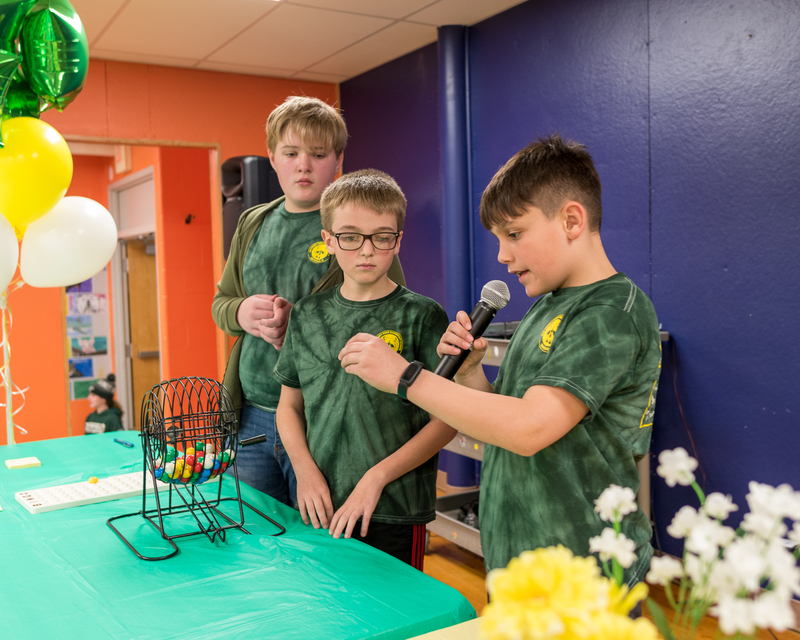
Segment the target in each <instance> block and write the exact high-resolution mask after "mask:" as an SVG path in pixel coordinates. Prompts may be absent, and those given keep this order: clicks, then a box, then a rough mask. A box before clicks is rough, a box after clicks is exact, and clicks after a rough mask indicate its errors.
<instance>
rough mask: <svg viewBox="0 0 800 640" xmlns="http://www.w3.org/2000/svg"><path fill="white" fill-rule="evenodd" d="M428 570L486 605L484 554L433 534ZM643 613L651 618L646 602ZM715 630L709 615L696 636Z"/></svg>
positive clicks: (707, 637) (768, 636) (789, 635)
mask: <svg viewBox="0 0 800 640" xmlns="http://www.w3.org/2000/svg"><path fill="white" fill-rule="evenodd" d="M425 573H426V574H427V575H429V576H431V577H432V578H436V579H437V580H439V581H440V582H444V583H445V584H447V585H450V586H451V587H453V588H454V589H456V590H457V591H459V592H460V593H461V595H463V596H464V597H465V598H466V599H467V600H469V601H470V603H471V604H472V606H473V607H474V608H475V611H477V612H478V615H480V613H481V611H482V610H483V608H484V607H485V606H486V584H485V581H486V571H485V569H484V567H483V558H481V557H480V556H477V555H475V554H474V553H471V552H470V551H466V550H464V549H462V548H461V547H459V546H458V545H456V544H454V543H452V542H450V541H449V540H446V539H444V538H442V537H441V536H437V535H436V534H430V539H429V542H428V553H427V555H426V556H425ZM650 596H651V597H652V598H653V599H654V600H655V601H656V602H657V603H658V604H659V605H660V606H661V607H662V609H663V610H665V611H669V604H668V603H667V599H666V595H665V594H664V590H663V588H661V587H653V586H651V587H650ZM644 615H645V617H647V618H649V619H651V620H652V616H651V615H650V612H649V611H647V606H646V605H645V607H644ZM716 631H717V621H716V620H715V619H714V618H711V617H706V618H704V619H703V620H702V621H701V622H700V626H699V628H698V630H697V634H696V635H695V640H713V639H714V638H717V636H716ZM755 637H756V638H757V639H758V640H776V639H777V640H800V633H798V632H796V631H782V632H770V631H761V632H759V634H758V635H756V636H755Z"/></svg>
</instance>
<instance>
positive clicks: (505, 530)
mask: <svg viewBox="0 0 800 640" xmlns="http://www.w3.org/2000/svg"><path fill="white" fill-rule="evenodd" d="M660 370H661V342H660V335H659V329H658V320H657V319H656V314H655V310H654V309H653V304H652V303H651V302H650V300H649V299H648V298H647V296H646V295H645V294H644V292H642V291H641V289H639V288H638V287H637V286H636V285H635V284H633V282H631V280H629V279H628V278H627V277H626V276H625V275H624V274H621V273H618V274H616V275H614V276H612V277H610V278H608V279H606V280H602V281H600V282H596V283H594V284H591V285H587V286H583V287H572V288H566V289H561V290H557V291H554V292H552V293H550V294H547V295H545V296H543V297H542V298H540V299H539V300H538V301H537V302H536V303H535V304H534V305H533V307H532V308H531V309H530V310H529V311H528V313H527V314H526V315H525V318H524V319H523V320H522V322H521V323H520V325H519V327H518V328H517V330H516V331H515V332H514V336H513V338H512V339H511V342H510V344H509V346H508V350H507V351H506V353H505V355H504V356H503V362H502V364H501V366H500V371H499V374H498V377H497V382H496V384H495V392H496V393H501V394H503V395H506V396H512V397H516V398H521V397H522V396H523V395H524V394H525V392H526V391H527V390H528V389H529V388H530V387H531V386H533V385H547V386H551V387H561V388H563V389H566V390H567V391H569V392H570V393H571V394H573V395H574V396H575V397H577V398H579V399H580V400H582V401H583V402H584V403H585V404H586V406H587V407H588V408H589V413H588V414H587V415H586V417H585V418H584V419H583V420H581V422H580V423H578V424H577V425H576V426H575V427H573V428H572V429H571V430H570V431H569V433H567V434H566V435H565V436H564V437H562V438H561V439H559V440H558V441H556V442H555V443H553V444H552V445H550V446H549V447H546V448H545V449H543V450H542V451H539V452H538V453H536V454H535V455H533V456H530V457H525V456H520V455H516V454H514V453H511V452H510V451H506V450H504V449H500V448H498V447H490V446H487V447H486V451H485V454H484V464H483V469H482V473H481V481H482V486H481V494H480V523H481V543H482V547H483V552H484V554H485V556H486V566H487V569H493V568H497V567H505V566H506V565H507V564H508V562H509V560H511V558H513V557H515V556H518V555H519V554H520V553H521V552H522V551H524V550H526V549H536V548H539V547H548V546H552V545H557V544H563V545H564V546H566V547H569V548H570V549H571V550H572V551H573V552H574V553H575V554H576V555H581V556H588V555H589V538H591V537H593V536H597V535H600V532H601V531H602V530H603V528H605V527H606V526H610V523H606V522H603V521H601V520H600V518H599V517H598V515H597V514H596V513H595V512H594V501H595V500H596V499H597V497H598V496H599V495H600V494H601V493H602V492H603V490H604V489H605V488H606V487H608V486H609V485H610V484H616V485H620V486H623V487H631V488H632V489H633V490H634V491H637V490H638V488H639V475H638V472H637V468H636V463H637V462H638V460H640V459H641V458H642V457H643V456H644V455H646V454H647V451H648V448H649V446H650V434H651V432H652V424H653V411H654V408H655V397H656V390H657V386H658V376H659V373H660ZM622 531H623V533H624V534H625V535H626V536H628V538H630V539H631V540H633V541H634V542H635V543H636V553H637V556H638V560H637V561H636V563H634V565H633V566H632V567H631V568H630V569H629V570H628V571H627V572H626V579H627V580H629V581H639V580H641V579H642V577H643V575H644V572H645V571H646V570H647V566H648V565H649V562H650V557H651V555H652V553H653V550H652V547H651V546H650V536H651V528H650V522H649V520H648V517H647V516H646V515H645V514H644V513H642V511H641V510H637V511H636V512H634V513H631V514H629V515H627V516H625V518H624V519H623V523H622Z"/></svg>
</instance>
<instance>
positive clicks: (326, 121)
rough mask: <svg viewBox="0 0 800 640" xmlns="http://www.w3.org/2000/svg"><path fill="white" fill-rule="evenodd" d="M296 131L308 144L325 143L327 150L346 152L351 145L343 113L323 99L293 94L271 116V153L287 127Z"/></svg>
mask: <svg viewBox="0 0 800 640" xmlns="http://www.w3.org/2000/svg"><path fill="white" fill-rule="evenodd" d="M289 128H291V129H292V131H293V132H294V133H295V134H296V135H297V136H298V137H299V138H300V140H302V141H303V143H304V144H306V145H307V146H309V147H310V146H312V145H320V144H321V145H322V146H323V147H324V148H325V150H326V151H330V150H333V151H334V152H335V153H336V155H337V157H338V156H340V155H342V151H344V148H345V145H346V144H347V126H346V125H345V123H344V119H343V118H342V116H341V115H340V114H339V112H338V111H337V110H336V109H334V108H333V107H332V106H330V105H329V104H327V103H326V102H323V101H322V100H320V99H319V98H307V97H305V96H289V97H288V98H286V100H284V101H283V103H282V104H280V105H278V106H277V107H275V110H274V111H273V112H272V113H270V114H269V117H268V118H267V148H268V149H269V150H270V152H271V153H275V149H276V148H277V146H278V143H279V142H280V141H281V139H282V138H283V136H284V135H285V134H286V130H287V129H289Z"/></svg>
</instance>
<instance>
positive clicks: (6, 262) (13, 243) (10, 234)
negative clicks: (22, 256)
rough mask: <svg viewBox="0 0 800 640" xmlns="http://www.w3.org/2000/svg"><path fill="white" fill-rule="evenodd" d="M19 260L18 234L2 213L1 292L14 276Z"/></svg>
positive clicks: (0, 248) (0, 221)
mask: <svg viewBox="0 0 800 640" xmlns="http://www.w3.org/2000/svg"><path fill="white" fill-rule="evenodd" d="M18 261H19V242H18V241H17V234H16V233H14V227H12V226H11V223H10V222H9V221H8V220H6V217H5V216H4V215H3V214H2V213H0V293H2V292H3V291H5V290H6V287H7V286H8V284H9V283H10V282H11V279H12V278H13V277H14V272H15V271H16V270H17V262H18Z"/></svg>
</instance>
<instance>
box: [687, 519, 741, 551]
mask: <svg viewBox="0 0 800 640" xmlns="http://www.w3.org/2000/svg"><path fill="white" fill-rule="evenodd" d="M735 535H736V532H735V531H734V530H733V529H731V528H730V527H725V526H723V525H721V524H720V523H719V522H717V521H716V520H710V519H708V518H705V517H701V518H699V519H698V521H697V522H696V523H695V524H694V525H693V526H692V529H691V531H689V535H687V536H686V548H687V549H688V550H689V551H691V552H692V553H695V554H697V555H698V556H700V557H701V558H702V559H703V560H714V559H715V558H716V557H717V556H718V555H719V550H720V548H721V547H724V546H725V545H726V544H728V543H729V542H730V541H731V540H733V537H734V536H735Z"/></svg>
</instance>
